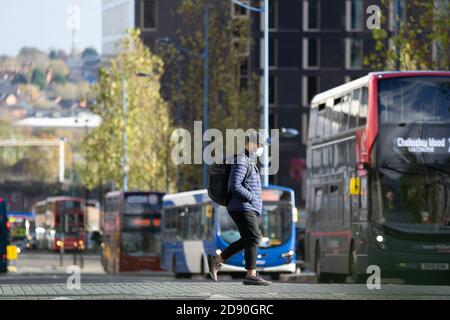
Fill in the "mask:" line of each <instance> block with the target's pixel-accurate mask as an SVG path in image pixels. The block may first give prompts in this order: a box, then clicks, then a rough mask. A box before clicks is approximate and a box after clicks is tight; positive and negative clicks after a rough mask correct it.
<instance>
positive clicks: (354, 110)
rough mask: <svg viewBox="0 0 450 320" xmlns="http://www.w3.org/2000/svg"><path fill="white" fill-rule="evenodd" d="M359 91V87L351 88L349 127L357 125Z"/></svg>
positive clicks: (352, 127)
mask: <svg viewBox="0 0 450 320" xmlns="http://www.w3.org/2000/svg"><path fill="white" fill-rule="evenodd" d="M360 92H361V90H360V89H356V90H353V92H352V99H351V102H350V121H349V127H350V129H354V128H356V127H357V126H358V115H359V103H360V102H359V96H360Z"/></svg>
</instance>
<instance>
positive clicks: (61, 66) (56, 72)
mask: <svg viewBox="0 0 450 320" xmlns="http://www.w3.org/2000/svg"><path fill="white" fill-rule="evenodd" d="M49 69H50V71H51V72H52V74H53V81H54V82H58V83H65V82H66V77H67V75H68V74H69V68H68V67H67V65H66V63H65V62H64V61H63V60H60V59H53V60H51V61H50V65H49Z"/></svg>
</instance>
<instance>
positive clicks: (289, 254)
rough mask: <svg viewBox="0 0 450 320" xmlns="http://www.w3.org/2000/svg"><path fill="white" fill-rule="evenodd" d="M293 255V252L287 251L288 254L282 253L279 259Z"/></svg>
mask: <svg viewBox="0 0 450 320" xmlns="http://www.w3.org/2000/svg"><path fill="white" fill-rule="evenodd" d="M294 253H295V252H294V250H289V251H288V252H285V253H282V254H281V257H283V258H290V257H292V256H293V255H294Z"/></svg>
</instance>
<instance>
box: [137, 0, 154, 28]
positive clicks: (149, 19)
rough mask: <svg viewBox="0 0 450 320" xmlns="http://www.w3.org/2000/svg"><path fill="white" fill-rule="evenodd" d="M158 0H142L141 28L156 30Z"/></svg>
mask: <svg viewBox="0 0 450 320" xmlns="http://www.w3.org/2000/svg"><path fill="white" fill-rule="evenodd" d="M157 10H158V7H157V1H156V0H141V29H142V30H155V29H156V28H157V23H158V14H157Z"/></svg>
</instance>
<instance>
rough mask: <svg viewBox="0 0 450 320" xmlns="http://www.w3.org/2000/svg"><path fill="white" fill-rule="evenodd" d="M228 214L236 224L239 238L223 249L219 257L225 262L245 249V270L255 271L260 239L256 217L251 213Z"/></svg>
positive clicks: (234, 212) (237, 212)
mask: <svg viewBox="0 0 450 320" xmlns="http://www.w3.org/2000/svg"><path fill="white" fill-rule="evenodd" d="M229 214H230V216H231V218H232V219H233V220H234V222H235V223H236V225H237V227H238V230H239V233H240V234H241V238H240V239H239V240H237V241H235V242H233V243H232V244H230V245H229V246H228V247H227V248H225V250H223V252H222V254H221V256H222V258H223V260H225V261H226V260H227V259H229V258H230V257H231V256H233V255H235V254H236V253H238V252H239V251H241V250H242V249H245V251H244V256H245V269H247V270H249V269H256V248H257V247H258V244H259V237H260V230H259V223H258V216H257V214H256V213H255V212H253V211H231V212H229Z"/></svg>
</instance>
